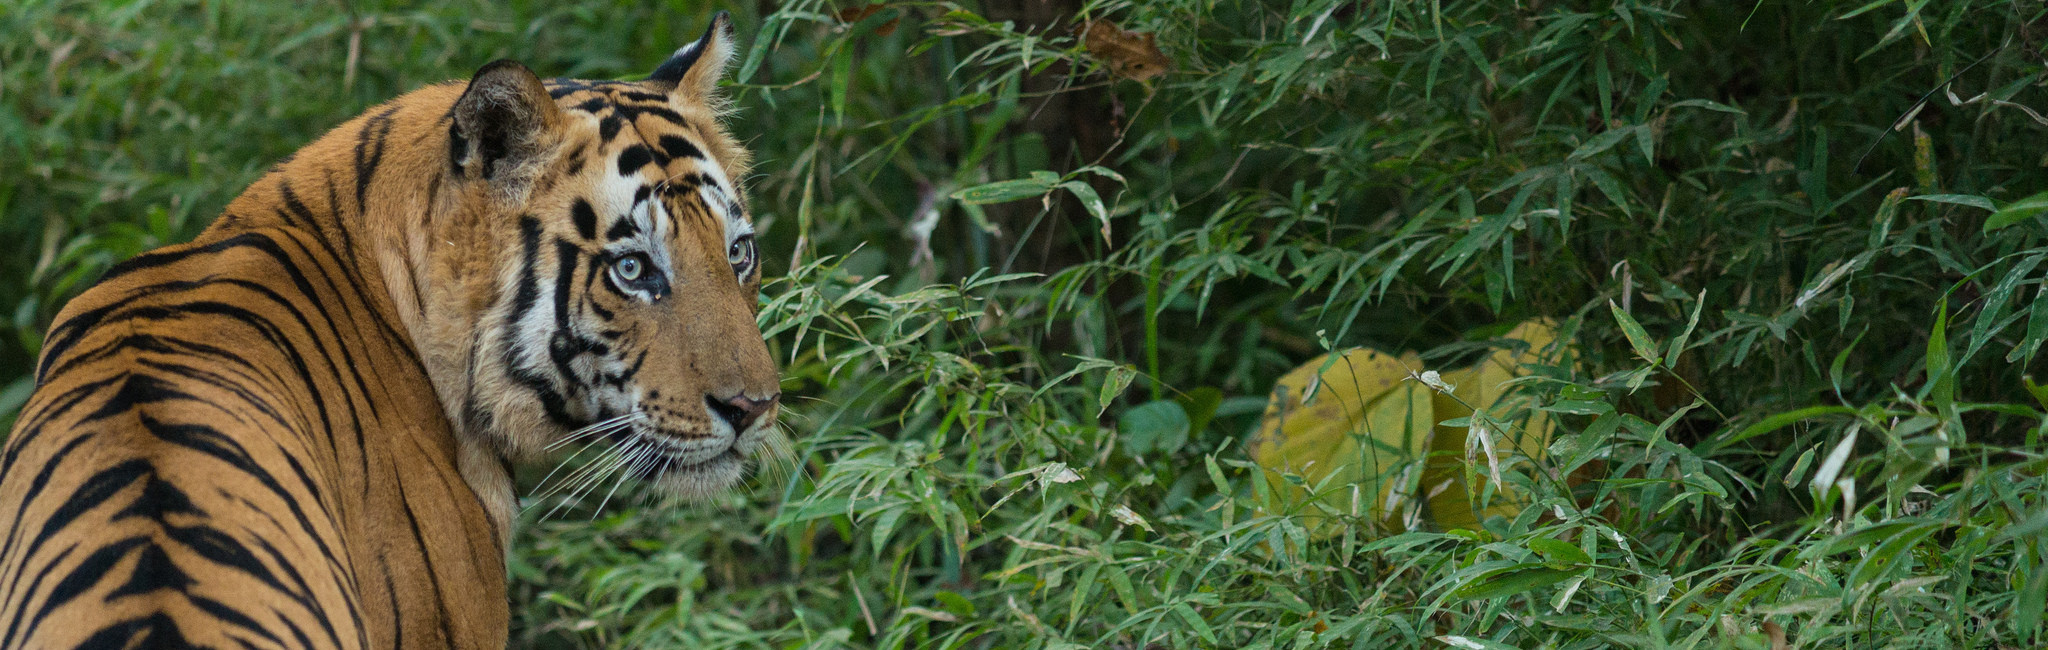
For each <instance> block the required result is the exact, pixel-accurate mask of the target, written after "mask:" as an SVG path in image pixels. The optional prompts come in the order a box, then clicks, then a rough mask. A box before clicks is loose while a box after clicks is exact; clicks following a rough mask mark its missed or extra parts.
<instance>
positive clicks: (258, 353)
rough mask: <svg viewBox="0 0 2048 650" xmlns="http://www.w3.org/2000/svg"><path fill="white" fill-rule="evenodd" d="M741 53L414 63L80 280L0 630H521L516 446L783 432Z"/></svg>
mask: <svg viewBox="0 0 2048 650" xmlns="http://www.w3.org/2000/svg"><path fill="white" fill-rule="evenodd" d="M732 52H733V46H732V43H731V39H730V34H729V27H728V23H727V20H726V18H725V17H724V15H723V14H720V15H719V16H718V17H717V18H715V19H714V21H713V24H712V26H711V29H709V30H707V31H706V33H705V35H704V36H703V37H702V38H700V39H698V40H697V41H696V42H694V43H691V44H689V45H686V46H684V47H683V48H681V49H679V50H677V51H676V53H675V54H674V55H673V56H671V57H670V58H669V60H668V61H667V62H665V63H663V64H662V65H661V66H660V67H659V68H657V69H656V70H655V72H654V74H653V75H651V76H649V77H648V78H647V79H645V80H642V81H637V82H620V81H583V80H573V79H557V80H550V81H543V80H541V79H540V78H539V77H537V76H535V75H534V74H533V73H532V72H531V71H529V70H527V69H526V68H525V67H524V66H521V65H518V64H516V63H512V62H509V61H499V62H494V63H492V64H489V65H486V66H484V67H483V68H482V69H480V70H478V72H477V73H476V75H475V76H474V77H472V78H471V79H470V80H469V82H468V83H461V82H450V83H444V84H438V85H433V86H428V87H425V88H422V89H419V90H416V91H414V92H412V93H408V94H406V95H404V96H402V97H399V98H397V99H394V100H392V101H391V102H387V103H385V104H383V105H380V106H376V107H373V108H371V109H370V110H369V111H368V112H366V113H364V114H363V115H361V116H359V117H357V118H355V119H353V120H350V121H349V122H347V123H344V124H342V125H341V126H339V127H337V128H335V129H334V130H333V131H331V132H329V133H327V134H326V135H324V136H322V137H321V138H320V139H318V140H317V141H315V142H314V143H312V144H309V145H307V146H306V147H305V148H303V149H301V150H300V151H299V152H298V153H296V154H294V156H292V157H291V158H289V159H287V160H286V161H285V162H282V163H280V164H279V165H278V166H277V167H275V168H273V169H272V170H271V171H270V172H269V173H268V174H265V175H264V176H263V177H262V178H261V179H259V180H258V181H257V182H256V183H255V184H253V185H251V186H250V187H249V188H248V189H247V190H246V191H244V192H243V194H242V195H241V196H239V197H237V198H236V199H235V200H234V201H232V202H230V203H229V204H228V206H227V209H226V211H225V212H224V213H223V214H222V215H221V216H220V217H219V218H218V219H217V220H216V221H215V222H214V223H213V225H212V226H210V227H209V228H208V229H207V230H206V231H205V232H204V233H202V234H201V235H200V236H199V238H198V239H197V240H196V241H194V242H192V243H189V244H184V245H179V246H172V247H168V248H164V249H160V250H157V251H153V252H150V253H146V254H144V255H142V256H139V257H137V258H135V259H133V260H130V261H128V262H126V263H123V264H121V265H119V266H117V267H115V268H114V269H112V270H110V271H109V272H108V273H107V274H106V276H105V277H104V278H102V280H101V281H100V283H99V284H97V285H96V286H94V287H93V288H91V289H89V290H88V291H86V292H85V293H84V294H82V295H80V296H79V297H77V298H76V299H74V300H72V301H71V302H70V303H69V304H68V305H67V306H66V307H65V308H64V309H63V310H62V311H61V312H60V313H59V314H58V317H57V319H56V321H55V322H54V323H53V325H52V327H51V329H50V332H49V334H48V336H47V337H46V338H45V341H44V348H43V354H42V358H41V360H40V362H39V365H38V367H37V377H36V381H37V387H36V390H35V392H34V393H33V394H32V396H31V398H30V399H29V401H28V403H27V405H26V406H25V407H24V410H23V411H22V413H21V416H20V418H19V419H18V420H17V421H16V424H15V428H14V431H13V433H12V434H11V435H10V437H9V438H8V440H7V443H6V447H5V450H4V452H0V650H8V649H14V648H183V647H215V648H347V649H354V648H503V647H505V644H506V642H507V637H508V629H507V626H508V620H509V609H508V607H507V600H506V577H505V566H504V551H505V543H506V539H507V538H508V537H509V536H510V530H511V525H512V520H513V518H514V516H515V514H516V512H515V508H516V506H515V504H516V498H515V496H514V494H513V483H512V480H511V467H512V465H514V464H516V463H520V462H528V461H532V460H536V459H539V458H541V457H543V456H544V455H545V454H547V453H548V452H549V451H550V450H554V449H557V448H560V447H562V446H563V445H568V444H571V443H578V444H584V445H593V446H599V447H609V448H608V449H607V450H606V451H605V452H603V453H602V454H601V456H600V457H601V458H603V459H604V460H603V461H602V463H601V464H599V465H597V466H595V467H593V470H594V472H593V473H590V474H588V475H587V476H588V477H590V478H591V479H592V480H595V479H603V478H609V477H608V476H607V474H608V473H615V474H617V475H619V478H618V483H614V484H613V486H612V487H611V491H612V492H616V491H617V490H618V489H619V486H620V485H623V484H624V483H625V482H626V481H628V480H629V479H639V480H640V484H641V485H644V486H648V487H651V488H652V489H654V490H657V491H660V492H663V493H666V494H668V495H673V496H681V497H686V498H688V497H701V496H704V495H707V494H711V493H715V492H716V491H719V490H723V489H725V488H727V487H729V486H730V485H732V484H733V483H734V482H736V481H738V480H740V478H741V477H742V476H743V475H744V468H745V464H746V463H747V462H748V460H749V459H750V458H752V457H753V456H755V455H756V454H757V453H758V452H761V451H762V450H768V451H775V450H777V449H780V448H783V447H784V446H785V443H782V442H780V441H781V440H782V439H781V438H780V435H781V434H780V432H779V431H777V430H776V429H775V415H776V413H777V411H778V404H779V398H780V390H779V379H778V377H777V373H776V370H775V366H774V363H773V361H772V360H771V359H770V358H769V356H768V353H767V348H766V345H765V343H764V342H763V341H762V339H761V334H760V330H759V327H758V326H757V325H756V324H755V322H754V319H755V311H756V310H757V309H758V304H759V302H758V300H759V289H760V268H759V265H758V263H757V258H756V255H755V249H754V242H753V225H752V222H751V219H750V218H749V217H748V216H747V214H746V212H745V208H744V202H743V196H744V192H743V190H742V188H741V187H740V186H739V184H738V182H737V179H741V178H744V176H745V173H746V171H747V160H746V158H747V157H746V153H745V151H744V150H743V149H741V148H740V147H739V145H738V143H737V141H736V140H734V139H733V138H732V137H731V136H730V135H729V134H727V133H726V132H725V130H724V129H723V127H722V126H721V125H720V124H719V123H718V121H717V120H718V116H719V114H720V111H721V109H722V107H723V105H724V104H723V100H722V99H720V98H719V96H718V94H717V88H716V86H717V81H718V78H719V76H721V75H722V74H723V71H724V69H725V66H726V64H727V63H728V62H729V61H730V59H731V55H732ZM579 480H582V479H579ZM586 482H587V481H586ZM607 496H609V494H608V495H607Z"/></svg>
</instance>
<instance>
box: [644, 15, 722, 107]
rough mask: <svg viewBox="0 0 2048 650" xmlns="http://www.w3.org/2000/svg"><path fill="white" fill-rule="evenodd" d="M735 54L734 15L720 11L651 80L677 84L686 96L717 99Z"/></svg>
mask: <svg viewBox="0 0 2048 650" xmlns="http://www.w3.org/2000/svg"><path fill="white" fill-rule="evenodd" d="M732 53H733V46H732V15H731V14H727V13H726V12H723V11H720V12H718V14H717V15H714V16H712V17H711V28H710V29H706V30H704V35H703V36H702V37H699V38H698V39H697V42H695V43H691V44H689V45H685V46H683V47H682V48H680V49H677V50H676V53H675V54H673V55H670V56H669V57H668V61H665V62H663V63H662V64H661V67H659V68H655V69H654V74H651V75H647V79H648V80H649V81H664V82H668V83H672V84H675V85H676V88H675V93H676V94H677V95H679V96H682V97H690V98H694V99H698V100H701V101H715V100H716V98H717V93H718V79H719V78H720V77H723V76H725V66H726V65H727V64H730V63H732Z"/></svg>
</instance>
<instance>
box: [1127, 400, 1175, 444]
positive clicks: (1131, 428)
mask: <svg viewBox="0 0 2048 650" xmlns="http://www.w3.org/2000/svg"><path fill="white" fill-rule="evenodd" d="M1116 423H1117V432H1118V433H1119V434H1120V435H1121V436H1122V438H1123V441H1124V451H1125V452H1126V453H1129V454H1130V455H1131V456H1132V457H1134V458H1144V457H1146V456H1149V455H1151V454H1152V453H1153V452H1154V451H1157V452H1160V453H1169V454H1170V453H1173V452H1175V451H1178V450H1179V449H1180V447H1181V445H1183V444H1186V443H1187V440H1188V413H1187V411H1186V410H1184V409H1182V408H1181V405H1180V404H1179V403H1178V402H1175V401H1173V400H1158V401H1153V402H1146V403H1144V404H1139V405H1137V406H1134V407H1131V408H1130V410H1127V411H1124V412H1123V414H1122V415H1119V416H1117V418H1116Z"/></svg>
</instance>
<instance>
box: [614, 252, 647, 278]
mask: <svg viewBox="0 0 2048 650" xmlns="http://www.w3.org/2000/svg"><path fill="white" fill-rule="evenodd" d="M615 268H617V270H618V273H619V278H620V279H623V280H625V281H627V282H631V281H634V280H638V279H640V273H641V272H642V270H641V268H640V256H639V255H627V256H625V257H622V258H619V261H618V262H617V265H616V267H615Z"/></svg>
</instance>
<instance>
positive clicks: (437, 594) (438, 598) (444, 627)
mask: <svg viewBox="0 0 2048 650" xmlns="http://www.w3.org/2000/svg"><path fill="white" fill-rule="evenodd" d="M398 492H399V494H404V493H405V488H404V487H403V486H401V487H400V488H399V489H398ZM398 504H399V505H401V506H404V507H405V523H406V524H408V525H411V526H412V541H413V543H414V544H416V545H418V546H419V551H420V559H421V560H423V561H424V564H426V566H427V570H426V571H425V573H426V574H427V584H428V586H431V587H433V588H434V620H436V621H439V622H440V623H441V638H442V639H445V640H448V641H454V640H455V639H456V636H455V630H453V629H450V628H449V627H448V596H447V595H446V594H444V593H443V592H442V591H441V576H440V575H438V574H436V573H434V557H433V556H432V555H429V554H427V538H426V536H425V535H421V534H420V517H419V515H418V514H415V513H414V512H413V511H412V502H411V501H409V500H406V499H405V498H403V497H401V498H399V500H398Z"/></svg>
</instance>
